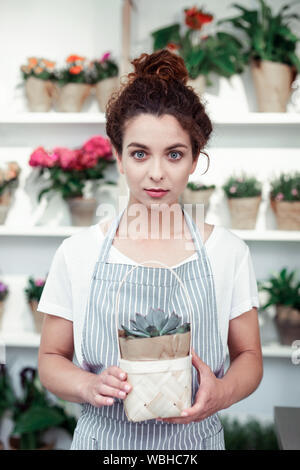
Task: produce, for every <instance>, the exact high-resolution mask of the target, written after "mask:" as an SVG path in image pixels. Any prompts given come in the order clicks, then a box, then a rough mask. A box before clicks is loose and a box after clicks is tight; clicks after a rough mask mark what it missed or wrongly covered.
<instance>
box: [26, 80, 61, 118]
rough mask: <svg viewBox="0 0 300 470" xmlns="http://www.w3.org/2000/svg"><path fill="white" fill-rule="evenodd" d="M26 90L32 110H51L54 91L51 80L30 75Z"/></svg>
mask: <svg viewBox="0 0 300 470" xmlns="http://www.w3.org/2000/svg"><path fill="white" fill-rule="evenodd" d="M25 91H26V97H27V102H28V107H29V110H30V111H34V112H39V113H41V112H47V111H49V110H50V108H51V105H52V96H53V91H54V85H53V83H52V82H51V80H41V79H40V78H36V77H29V78H27V80H26V82H25Z"/></svg>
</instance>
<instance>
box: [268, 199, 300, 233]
mask: <svg viewBox="0 0 300 470" xmlns="http://www.w3.org/2000/svg"><path fill="white" fill-rule="evenodd" d="M270 203H271V207H272V209H273V211H274V213H275V217H276V222H277V228H278V229H279V230H300V201H276V200H275V199H272V198H271V199H270Z"/></svg>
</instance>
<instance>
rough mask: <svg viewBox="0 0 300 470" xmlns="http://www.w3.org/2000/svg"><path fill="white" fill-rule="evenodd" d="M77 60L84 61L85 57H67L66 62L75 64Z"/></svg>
mask: <svg viewBox="0 0 300 470" xmlns="http://www.w3.org/2000/svg"><path fill="white" fill-rule="evenodd" d="M77 60H80V61H84V60H85V57H81V56H79V55H69V57H68V58H67V59H66V62H68V63H69V62H76V61H77Z"/></svg>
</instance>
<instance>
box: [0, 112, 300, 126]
mask: <svg viewBox="0 0 300 470" xmlns="http://www.w3.org/2000/svg"><path fill="white" fill-rule="evenodd" d="M210 117H211V119H212V121H213V123H214V124H220V125H247V124H257V125H261V124H262V125H274V124H275V125H290V124H300V113H255V112H253V113H251V112H249V113H236V114H232V115H230V114H229V115H228V114H226V115H225V114H223V113H214V112H212V113H210ZM94 123H97V124H98V123H99V124H103V123H105V114H104V113H100V112H78V113H61V112H55V111H50V112H48V113H34V112H22V113H0V124H94Z"/></svg>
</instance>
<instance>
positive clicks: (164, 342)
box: [118, 330, 190, 361]
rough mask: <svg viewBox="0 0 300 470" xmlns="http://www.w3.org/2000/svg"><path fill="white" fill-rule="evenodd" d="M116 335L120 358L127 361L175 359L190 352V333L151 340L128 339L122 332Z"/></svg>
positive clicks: (119, 331) (157, 337)
mask: <svg viewBox="0 0 300 470" xmlns="http://www.w3.org/2000/svg"><path fill="white" fill-rule="evenodd" d="M118 333H119V345H120V353H121V358H122V359H127V360H129V361H153V360H159V359H177V358H179V357H185V356H188V355H189V352H190V331H188V332H187V333H178V334H174V335H164V336H155V337H153V338H128V337H125V333H124V331H123V330H118Z"/></svg>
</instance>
